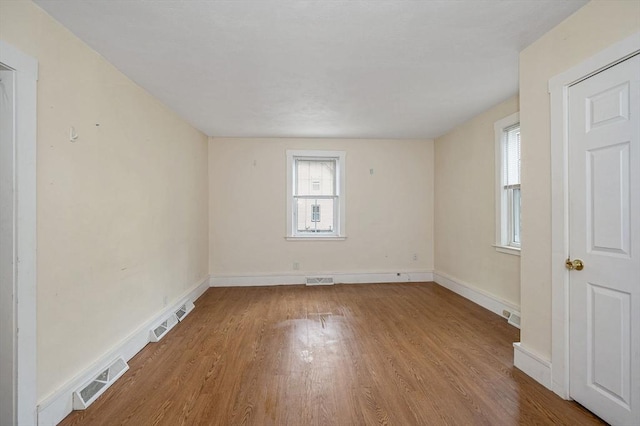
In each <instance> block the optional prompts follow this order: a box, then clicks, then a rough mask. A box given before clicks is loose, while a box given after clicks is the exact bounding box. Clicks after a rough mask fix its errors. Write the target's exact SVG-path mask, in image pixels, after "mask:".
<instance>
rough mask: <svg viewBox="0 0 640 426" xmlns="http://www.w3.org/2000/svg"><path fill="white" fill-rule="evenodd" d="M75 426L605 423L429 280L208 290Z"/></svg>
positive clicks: (66, 424)
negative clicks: (520, 364) (516, 363)
mask: <svg viewBox="0 0 640 426" xmlns="http://www.w3.org/2000/svg"><path fill="white" fill-rule="evenodd" d="M196 305H197V308H196V309H195V310H194V311H193V312H192V313H191V314H190V315H189V316H188V317H187V318H185V320H184V321H183V322H181V323H179V324H178V325H177V326H176V327H175V328H174V329H173V330H172V331H171V332H170V333H169V334H168V335H167V336H166V337H165V338H164V339H163V340H162V341H161V342H159V343H155V344H149V345H147V347H145V348H144V349H143V350H142V351H141V352H140V353H139V354H138V355H136V356H135V357H134V358H133V359H132V360H131V361H130V363H129V364H130V370H129V371H128V372H127V373H126V374H125V375H124V376H123V377H122V378H121V379H120V380H118V381H117V382H116V383H115V384H114V385H113V386H112V387H111V388H110V389H109V390H107V392H105V394H104V395H103V396H101V397H100V398H99V399H98V400H97V401H96V402H95V403H94V404H93V405H92V406H91V407H89V409H87V410H85V411H77V412H74V413H72V414H70V415H69V416H68V417H67V418H66V419H65V420H64V421H63V422H62V423H61V425H63V426H70V425H136V426H137V425H171V426H173V425H260V426H263V425H278V426H279V425H293V426H297V425H373V424H378V425H440V424H442V425H461V424H464V425H467V424H469V425H471V424H473V425H516V424H518V425H522V424H524V425H546V424H549V425H575V424H580V425H597V424H603V423H602V422H601V421H600V419H598V418H597V417H595V416H593V415H592V414H591V413H589V412H588V411H586V410H585V409H584V408H582V407H580V406H579V405H578V404H575V403H573V402H569V401H563V400H562V399H560V398H559V397H558V396H556V395H555V394H553V393H552V392H551V391H549V390H548V389H545V388H544V387H543V386H541V385H539V384H538V383H536V382H535V381H534V380H533V379H531V378H530V377H528V376H526V375H525V374H524V373H522V372H520V371H519V370H517V369H515V368H514V367H513V347H512V343H513V342H515V341H518V340H519V332H518V330H517V329H515V328H513V327H511V326H510V325H508V324H507V323H506V321H505V320H504V319H502V318H500V317H498V316H497V315H494V314H493V313H491V312H489V311H487V310H485V309H483V308H481V307H479V306H478V305H475V304H474V303H472V302H470V301H468V300H466V299H464V298H462V297H460V296H458V295H456V294H454V293H452V292H450V291H449V290H447V289H444V288H442V287H440V286H438V285H436V284H435V283H411V284H367V285H348V286H347V285H336V286H330V287H304V286H280V287H252V288H211V289H209V290H208V291H207V292H206V293H205V294H204V295H203V296H202V297H201V298H200V299H199V300H198V301H197V304H196Z"/></svg>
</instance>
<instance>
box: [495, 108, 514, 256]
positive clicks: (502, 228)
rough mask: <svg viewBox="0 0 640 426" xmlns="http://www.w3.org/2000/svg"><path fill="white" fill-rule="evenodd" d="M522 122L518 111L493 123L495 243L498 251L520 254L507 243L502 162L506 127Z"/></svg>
mask: <svg viewBox="0 0 640 426" xmlns="http://www.w3.org/2000/svg"><path fill="white" fill-rule="evenodd" d="M519 122H520V113H519V112H516V113H514V114H511V115H510V116H508V117H505V118H503V119H501V120H498V121H496V122H495V124H494V125H493V129H494V132H495V161H496V162H495V173H496V178H495V182H496V185H495V203H496V206H495V212H496V243H495V245H494V247H495V249H496V251H498V252H500V253H506V254H512V255H516V256H520V247H514V246H510V245H509V244H508V243H507V240H508V239H509V237H508V235H509V229H508V228H509V219H508V217H507V214H508V209H507V208H505V205H506V204H507V203H508V202H509V201H508V200H507V197H506V195H505V192H504V191H503V186H504V185H503V176H504V173H502V163H503V158H502V156H503V153H504V149H503V145H504V143H505V142H506V141H505V137H506V134H505V131H504V130H505V129H507V128H509V127H511V126H513V125H515V124H518V123H519Z"/></svg>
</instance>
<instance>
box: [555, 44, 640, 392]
mask: <svg viewBox="0 0 640 426" xmlns="http://www.w3.org/2000/svg"><path fill="white" fill-rule="evenodd" d="M638 53H640V32H637V33H635V34H633V35H632V36H630V37H627V38H625V39H623V40H621V41H619V42H617V43H615V44H613V45H611V46H609V47H607V48H606V49H604V50H602V51H600V52H599V53H597V54H595V55H594V56H592V57H591V58H589V59H586V60H585V61H583V62H581V63H579V64H578V65H575V66H574V67H572V68H570V69H569V70H567V71H564V72H562V73H560V74H558V75H556V76H554V77H552V78H551V79H550V80H549V94H550V102H551V105H550V106H551V367H552V368H551V389H552V390H553V391H554V392H555V393H556V394H558V395H560V396H561V397H562V398H564V399H570V395H569V389H570V380H569V363H570V360H569V271H568V270H567V269H566V268H565V266H564V261H565V259H567V257H568V255H569V192H568V188H569V173H568V162H569V157H568V152H569V151H568V149H569V131H568V117H569V116H568V111H569V110H568V108H569V102H568V100H569V98H568V94H569V87H570V86H572V85H574V84H576V83H579V82H581V81H583V80H585V79H587V78H589V77H591V76H592V75H594V74H597V73H599V72H601V71H603V70H605V69H607V68H610V67H612V66H614V65H616V64H618V63H620V62H622V61H624V60H625V59H628V58H630V57H631V56H634V55H636V54H638Z"/></svg>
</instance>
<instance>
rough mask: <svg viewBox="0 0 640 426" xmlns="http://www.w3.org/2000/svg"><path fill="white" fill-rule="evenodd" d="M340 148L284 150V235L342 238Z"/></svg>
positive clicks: (343, 155)
mask: <svg viewBox="0 0 640 426" xmlns="http://www.w3.org/2000/svg"><path fill="white" fill-rule="evenodd" d="M344 166H345V153H344V152H343V151H287V238H288V239H294V240H295V239H308V238H311V239H320V238H325V239H327V238H328V239H343V238H344V229H345V227H344V216H345V202H344V187H345V184H344Z"/></svg>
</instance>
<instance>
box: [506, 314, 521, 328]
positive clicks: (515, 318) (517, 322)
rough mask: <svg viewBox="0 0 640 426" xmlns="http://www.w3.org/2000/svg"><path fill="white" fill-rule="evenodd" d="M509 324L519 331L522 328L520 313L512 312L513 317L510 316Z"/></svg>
mask: <svg viewBox="0 0 640 426" xmlns="http://www.w3.org/2000/svg"><path fill="white" fill-rule="evenodd" d="M507 322H508V323H509V324H511V325H512V326H514V327H516V328H518V329H519V328H520V312H511V315H509V321H507Z"/></svg>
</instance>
